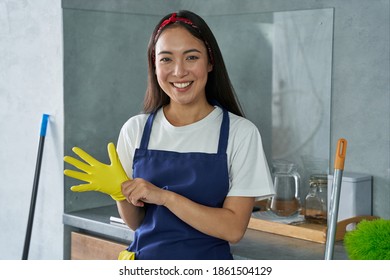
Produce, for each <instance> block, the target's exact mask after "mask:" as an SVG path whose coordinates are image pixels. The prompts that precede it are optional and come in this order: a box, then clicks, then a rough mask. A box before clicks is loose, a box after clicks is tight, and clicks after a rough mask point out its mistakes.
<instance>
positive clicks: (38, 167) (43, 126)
mask: <svg viewBox="0 0 390 280" xmlns="http://www.w3.org/2000/svg"><path fill="white" fill-rule="evenodd" d="M48 119H49V115H47V114H43V116H42V123H41V133H40V138H39V147H38V156H37V163H36V166H35V176H34V183H33V191H32V195H31V203H30V213H29V215H28V223H27V231H26V237H25V240H24V248H23V256H22V260H27V258H28V252H29V250H30V240H31V232H32V226H33V221H34V212H35V202H36V200H37V193H38V182H39V175H40V172H41V162H42V154H43V146H44V144H45V136H46V128H47V121H48Z"/></svg>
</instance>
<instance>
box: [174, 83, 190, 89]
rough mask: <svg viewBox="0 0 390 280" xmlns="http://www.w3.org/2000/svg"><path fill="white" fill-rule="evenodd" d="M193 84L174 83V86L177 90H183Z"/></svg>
mask: <svg viewBox="0 0 390 280" xmlns="http://www.w3.org/2000/svg"><path fill="white" fill-rule="evenodd" d="M192 83H193V82H185V83H172V85H173V86H174V87H176V88H179V89H183V88H186V87H188V86H190V85H191V84H192Z"/></svg>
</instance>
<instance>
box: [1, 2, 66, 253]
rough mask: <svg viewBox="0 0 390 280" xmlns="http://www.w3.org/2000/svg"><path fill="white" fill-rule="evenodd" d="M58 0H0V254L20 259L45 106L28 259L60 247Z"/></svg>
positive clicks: (60, 25) (61, 90) (60, 150)
mask: <svg viewBox="0 0 390 280" xmlns="http://www.w3.org/2000/svg"><path fill="white" fill-rule="evenodd" d="M62 72H63V71H62V10H61V1H60V0H39V1H35V0H30V1H26V0H24V1H19V0H0V143H1V151H0V166H1V168H0V178H1V183H0V209H1V210H0V259H21V258H22V252H23V247H24V240H25V234H26V228H27V220H28V214H29V209H30V201H31V194H32V188H33V180H34V172H35V165H36V159H37V151H38V142H39V133H40V126H41V120H42V114H44V113H47V114H50V115H51V116H50V121H49V124H48V127H47V135H46V140H45V146H44V153H43V158H42V166H41V175H40V182H39V188H38V195H37V201H36V208H35V219H34V224H33V231H32V235H31V243H30V254H29V259H62V255H63V253H62V252H63V249H62V244H63V225H62V212H63V176H62V169H63V163H62V157H63V137H64V136H63V127H64V121H63V82H62V81H63V77H62V76H63V73H62Z"/></svg>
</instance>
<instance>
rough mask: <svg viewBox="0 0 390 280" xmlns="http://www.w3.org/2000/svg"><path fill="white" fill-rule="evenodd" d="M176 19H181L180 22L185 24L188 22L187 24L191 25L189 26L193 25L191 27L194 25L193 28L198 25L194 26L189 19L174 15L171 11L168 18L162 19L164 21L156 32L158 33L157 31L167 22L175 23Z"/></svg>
mask: <svg viewBox="0 0 390 280" xmlns="http://www.w3.org/2000/svg"><path fill="white" fill-rule="evenodd" d="M177 21H181V22H184V23H185V24H188V25H191V26H193V27H195V28H198V27H197V26H195V25H194V24H193V22H192V21H190V20H189V19H187V18H183V17H176V13H173V14H172V15H171V17H170V18H169V19H166V20H164V21H163V22H162V23H161V25H160V27H159V28H158V31H157V33H159V32H160V31H161V29H163V28H164V27H165V26H166V25H168V24H170V23H175V22H177Z"/></svg>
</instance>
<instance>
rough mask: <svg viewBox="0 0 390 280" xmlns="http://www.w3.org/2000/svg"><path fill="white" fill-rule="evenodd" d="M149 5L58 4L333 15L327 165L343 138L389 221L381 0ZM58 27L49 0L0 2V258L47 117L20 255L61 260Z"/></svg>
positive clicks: (6, 252) (14, 247) (18, 226)
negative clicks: (26, 248)
mask: <svg viewBox="0 0 390 280" xmlns="http://www.w3.org/2000/svg"><path fill="white" fill-rule="evenodd" d="M156 2H157V1H151V0H150V1H130V0H126V1H125V0H121V1H119V0H116V1H103V0H100V1H96V0H95V1H88V0H85V1H76V0H68V1H65V0H64V1H63V5H64V6H67V7H71V6H72V7H77V6H78V8H79V9H96V10H110V11H115V10H120V11H121V12H126V11H131V12H133V13H137V12H139V13H140V14H142V13H143V12H145V10H147V11H148V14H155V15H161V14H166V13H167V12H169V11H171V10H177V9H190V10H193V11H195V12H197V13H199V14H201V15H204V16H209V15H213V14H216V13H218V14H221V15H222V14H232V13H254V12H269V11H288V10H305V9H318V8H334V9H335V21H334V44H333V45H334V49H333V68H332V108H331V109H332V115H331V148H330V152H331V155H332V159H331V161H333V153H334V152H333V151H334V150H335V147H336V142H337V139H338V138H339V137H345V138H346V139H348V141H349V146H348V152H347V161H346V171H354V172H362V173H366V174H372V175H373V176H374V179H373V186H374V190H373V199H374V205H373V210H374V214H375V215H378V216H381V217H383V218H387V219H390V204H389V201H390V159H389V154H390V147H389V146H390V132H389V129H390V110H389V107H390V104H389V101H390V100H389V89H390V85H389V74H390V69H389V63H388V62H389V13H388V11H389V1H388V0H373V1H366V0H351V1H346V0H318V1H313V0H310V1H309V0H294V1H284V0H262V1H256V0H244V1H242V0H239V1H238V0H237V1H227V0H214V1H207V0H197V1H195V0H193V1H189V0H187V1H169V4H166V3H165V1H164V2H163V4H160V1H158V4H156ZM161 2H162V1H161ZM61 24H62V10H61V3H60V1H59V0H56V1H53V0H39V1H27V0H26V1H17V0H14V1H7V0H2V1H0V119H1V121H0V131H1V133H0V143H2V145H3V149H2V152H1V153H0V162H1V168H0V176H1V178H2V183H1V184H0V192H1V196H0V207H1V209H2V210H1V211H0V224H1V231H0V259H19V258H20V257H21V255H22V251H23V243H24V235H25V229H26V224H27V216H28V210H29V205H30V198H31V190H32V182H33V177H34V169H35V161H36V153H37V147H38V139H39V127H40V122H41V117H42V114H43V113H49V114H51V115H52V117H51V119H50V123H49V127H48V134H47V139H46V144H45V152H44V157H43V164H42V170H41V181H40V185H39V194H38V200H37V209H36V213H35V217H36V222H35V224H34V230H33V235H32V241H31V249H30V258H33V259H61V258H62V254H63V244H62V242H63V241H62V240H63V233H62V218H61V214H62V212H63V208H64V206H63V199H64V197H63V186H64V184H63V176H62V169H63V163H62V157H63V148H64V143H63V139H64V135H63V129H64V120H63V82H62V76H63V73H62V26H61ZM232 24H234V23H232Z"/></svg>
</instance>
